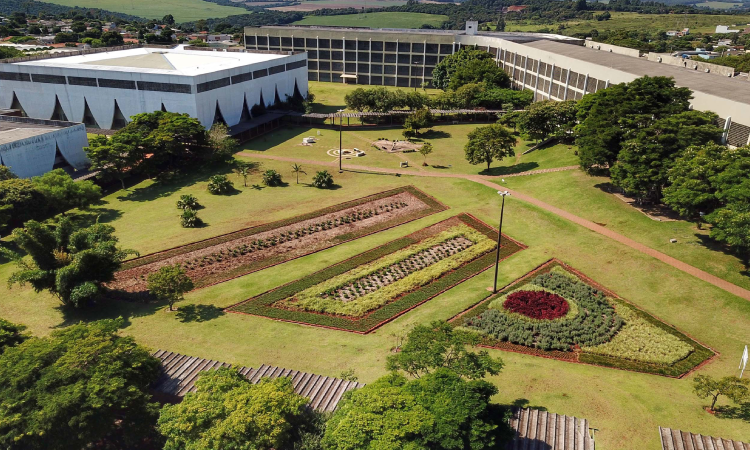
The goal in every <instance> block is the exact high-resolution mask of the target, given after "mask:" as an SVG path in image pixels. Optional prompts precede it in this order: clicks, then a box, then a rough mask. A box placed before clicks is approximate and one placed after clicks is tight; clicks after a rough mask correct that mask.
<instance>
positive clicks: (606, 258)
mask: <svg viewBox="0 0 750 450" xmlns="http://www.w3.org/2000/svg"><path fill="white" fill-rule="evenodd" d="M263 164H264V165H265V167H267V168H275V169H277V170H279V171H280V172H281V173H282V174H284V176H285V180H286V181H292V178H291V173H290V171H289V167H288V166H289V164H287V163H277V162H273V161H264V162H263ZM305 169H306V170H307V171H308V174H311V173H313V172H314V171H315V170H318V169H319V168H318V167H306V168H305ZM210 174H211V172H210V171H205V172H203V173H200V174H196V175H194V176H192V177H189V178H187V179H184V180H181V181H178V182H175V183H174V184H171V185H165V186H161V185H153V184H152V183H151V182H144V183H141V184H139V185H138V186H136V187H135V188H131V189H130V190H129V191H128V192H116V193H114V194H111V195H109V196H108V197H107V198H106V204H105V205H102V206H100V207H97V208H94V209H93V210H92V211H91V212H90V213H88V216H89V217H93V216H94V215H99V216H100V221H102V222H107V223H111V224H112V225H114V226H115V227H116V228H117V235H118V236H119V237H120V239H121V242H122V244H123V246H125V247H131V248H135V249H137V250H139V251H141V252H142V253H146V252H152V251H155V250H159V249H164V248H167V247H171V246H174V245H178V244H182V243H186V242H190V241H194V240H197V239H202V238H206V237H209V236H213V235H217V234H220V233H224V232H227V231H230V230H235V229H238V228H242V227H245V226H248V225H252V224H257V223H263V222H268V221H271V220H276V219H280V218H283V217H290V216H293V215H296V214H299V213H303V212H306V211H311V210H313V209H318V208H321V207H324V206H326V205H331V204H334V203H337V202H341V201H342V200H346V199H353V198H357V197H360V196H363V195H368V194H372V193H375V192H379V191H382V190H384V189H389V188H393V187H396V186H401V185H405V184H414V185H415V186H417V187H418V188H420V189H423V190H425V191H426V192H427V193H429V194H431V195H433V196H435V197H436V198H437V199H438V200H440V201H442V202H444V203H446V204H447V205H448V206H450V207H451V209H450V210H448V211H445V212H442V213H439V214H436V215H434V216H430V217H427V218H424V219H420V220H417V221H414V222H412V223H409V224H406V225H403V226H400V227H397V228H394V229H391V230H387V231H385V232H381V233H378V234H375V235H372V236H368V237H365V238H362V239H359V240H357V241H353V242H350V243H347V244H344V245H341V246H338V247H334V248H331V249H329V250H326V251H323V252H319V253H316V254H314V255H310V256H307V257H304V258H300V259H298V260H295V261H291V262H289V263H286V264H282V265H280V266H277V267H274V268H271V269H267V270H264V271H261V272H257V273H254V274H250V275H247V276H244V277H241V278H238V279H235V280H232V281H230V282H226V283H222V284H220V285H217V286H213V287H210V288H206V289H203V290H200V291H196V292H193V293H190V294H189V295H188V296H187V299H186V301H185V303H184V304H190V303H195V304H199V305H215V306H217V307H226V306H229V305H231V304H233V303H236V302H237V301H239V300H242V299H245V298H248V297H250V296H253V295H256V294H259V293H261V292H263V291H265V290H267V289H270V288H273V287H275V286H278V285H280V284H282V283H286V282H289V281H292V280H295V279H298V278H300V277H303V276H305V275H306V274H310V273H312V272H314V271H316V270H320V269H322V268H324V267H326V266H328V265H330V264H332V263H335V262H337V261H341V260H343V259H345V258H348V257H351V256H353V255H355V254H358V253H360V252H362V251H364V250H366V249H370V248H373V247H374V246H377V245H380V244H382V243H385V242H387V241H389V240H392V239H394V238H397V237H399V236H403V235H406V234H408V233H410V232H413V231H416V230H418V229H420V228H423V227H424V226H426V225H429V224H432V223H435V222H437V221H439V220H442V219H445V218H446V217H449V216H451V215H454V214H456V213H457V212H460V211H466V212H470V213H472V214H474V215H475V216H477V217H478V218H479V219H481V220H484V221H485V222H487V223H495V221H496V220H497V213H498V206H499V205H498V199H497V195H496V194H495V192H494V190H493V189H491V188H487V187H484V186H481V185H478V184H475V183H472V182H468V181H465V180H461V179H443V178H420V177H408V176H402V177H395V176H388V175H376V174H363V173H354V172H347V173H345V174H343V175H339V174H334V176H335V180H336V183H337V184H339V185H340V188H339V189H336V190H332V191H322V190H318V189H315V188H312V187H309V186H308V185H306V184H300V185H296V184H294V183H293V182H292V183H291V184H290V185H289V186H287V187H279V188H263V187H260V186H254V185H255V184H256V183H257V182H258V176H257V175H256V176H254V177H253V179H252V180H251V181H252V183H251V184H252V185H253V186H251V187H248V188H243V187H241V186H240V189H239V190H240V192H239V193H238V194H236V195H233V196H228V197H218V196H211V195H208V194H207V193H206V192H205V186H206V180H207V178H208V176H209V175H210ZM554 175H555V174H546V175H544V176H545V177H547V176H554ZM533 179H535V177H521V178H518V179H514V181H513V182H512V183H511V184H510V186H511V187H513V188H519V189H520V187H519V184H520V183H519V184H513V183H516V180H533ZM234 180H235V182H236V183H239V180H237V179H236V177H234ZM536 180H537V182H539V183H541V181H539V180H540V178H536ZM304 181H309V176H308V177H307V178H305V179H304ZM527 183H529V184H533V183H532V182H531V181H528V182H527ZM239 184H241V183H239ZM552 184H553V185H554V184H555V183H552ZM186 193H192V194H194V195H197V196H198V198H199V200H200V201H201V203H202V204H203V205H204V206H205V208H204V209H202V210H201V211H200V214H201V216H202V217H203V218H204V220H206V222H207V223H208V226H207V227H205V228H198V229H182V228H180V227H179V224H178V219H177V211H176V208H175V207H174V203H175V201H176V199H177V198H178V197H179V195H181V194H186ZM581 214H583V212H581ZM504 231H505V232H506V233H508V234H509V235H510V236H511V237H513V238H515V239H518V240H520V241H521V242H523V243H525V244H527V245H528V246H529V248H528V249H527V250H524V251H523V252H519V253H517V254H516V255H513V256H512V257H511V258H509V259H508V260H506V261H504V262H503V263H501V270H500V282H499V283H500V285H504V284H506V283H508V282H510V281H512V280H514V279H515V278H517V277H519V276H521V275H523V274H524V273H526V272H528V271H529V270H531V269H532V268H534V267H536V266H537V265H539V264H541V263H542V262H544V261H546V260H547V259H549V258H551V257H558V258H560V259H562V260H563V261H565V262H567V263H569V264H571V265H573V267H575V268H576V269H579V270H581V271H583V272H584V273H585V274H587V275H589V276H591V277H592V278H593V279H594V280H596V281H597V282H600V283H602V284H604V285H605V286H607V287H608V288H611V289H612V290H614V291H615V292H617V293H618V294H619V295H621V296H622V297H624V298H627V299H629V300H631V301H633V302H635V303H636V304H638V305H639V306H641V307H643V308H645V309H646V310H647V311H648V312H650V313H652V314H655V315H657V316H658V317H660V318H662V319H664V320H666V321H667V322H669V323H671V324H673V325H675V326H677V327H679V328H680V329H682V330H684V331H685V332H687V333H689V334H690V335H691V336H693V337H694V338H696V339H698V340H699V341H701V342H703V343H705V344H707V345H709V346H711V347H712V348H714V349H715V350H717V351H719V352H720V353H721V356H720V357H719V358H717V360H715V361H714V362H712V363H711V364H709V365H708V366H706V367H704V368H702V369H701V370H700V373H708V374H712V375H721V376H723V375H728V374H732V373H734V370H735V368H736V360H737V359H738V358H739V352H740V350H741V348H742V344H744V341H742V339H743V337H744V336H747V335H748V334H750V303H748V302H746V301H744V300H741V299H739V298H736V297H733V296H731V295H730V294H727V293H726V292H724V291H722V290H720V289H717V288H713V287H711V286H710V285H708V284H706V283H703V282H700V281H699V280H697V279H695V278H692V277H690V276H688V275H686V274H684V273H682V272H680V271H678V270H675V269H671V268H670V267H668V266H666V265H664V264H662V263H659V262H658V261H656V260H654V259H652V258H649V257H646V256H644V255H642V254H640V253H638V252H635V251H633V250H630V249H629V248H627V247H624V246H622V245H619V244H616V243H614V242H612V241H611V240H608V239H607V238H605V237H603V236H600V235H597V234H595V233H591V232H590V231H588V230H585V229H583V228H581V227H578V226H576V225H573V224H571V223H569V222H567V221H565V220H563V219H560V218H558V217H556V216H554V215H552V214H549V213H546V212H544V211H541V210H539V209H537V208H535V207H532V206H529V205H527V204H524V203H522V202H520V201H517V200H515V199H514V198H512V197H511V198H510V199H509V203H508V204H507V205H506V221H505V225H504ZM11 271H12V267H11V266H10V265H9V264H4V265H0V284H4V280H5V279H7V277H8V275H9V274H10V272H11ZM491 276H492V271H487V272H485V273H483V274H481V275H479V276H477V277H475V278H473V279H471V280H469V281H467V282H465V283H462V284H461V285H459V286H457V287H455V288H454V289H451V290H449V291H448V292H446V293H444V294H442V295H440V296H439V297H437V298H435V299H433V300H431V301H430V302H428V303H426V304H424V305H422V306H420V307H419V308H417V309H416V310H414V311H412V312H410V313H408V314H405V315H404V316H402V317H400V318H398V319H397V320H395V321H393V322H391V323H389V324H387V325H386V326H384V327H382V328H381V329H379V330H377V332H375V333H373V334H371V335H366V336H360V335H353V334H351V333H345V332H338V331H332V330H326V329H321V328H314V327H306V326H300V325H295V324H290V323H282V322H275V321H272V320H268V319H265V318H259V317H251V316H243V315H237V314H223V315H222V314H216V311H215V310H212V309H210V308H207V309H204V310H203V311H205V313H206V316H205V319H206V320H204V321H193V322H188V323H183V322H181V321H180V319H179V317H180V316H178V315H176V314H175V313H168V312H165V311H164V308H163V306H164V305H155V304H149V305H144V304H139V303H121V302H115V303H112V304H108V305H103V306H102V307H101V309H99V310H97V311H87V312H69V311H63V310H61V309H59V308H58V303H57V301H56V300H55V299H54V298H52V297H51V296H49V295H46V294H35V293H34V292H33V291H32V290H31V289H29V288H28V287H27V288H18V287H15V288H13V289H12V290H11V291H8V292H6V294H4V295H3V301H2V302H0V317H4V318H7V319H9V320H12V321H17V322H21V323H25V324H27V325H28V326H29V327H30V329H31V331H33V332H34V333H38V334H46V333H48V332H50V331H51V330H53V329H54V328H56V327H59V326H64V325H65V324H69V323H74V322H77V321H78V320H81V319H85V320H89V319H93V318H98V317H113V316H118V315H121V316H123V317H125V319H126V323H127V327H126V328H125V330H124V331H123V332H124V333H126V334H129V335H133V336H135V337H136V339H137V340H138V341H139V342H141V343H143V344H145V345H148V346H150V347H152V348H166V349H169V350H172V351H177V352H183V353H187V354H191V355H196V356H202V357H208V358H214V359H220V360H223V361H230V362H237V363H242V364H245V365H251V366H258V365H259V364H262V363H267V364H275V365H279V366H286V367H291V368H295V369H299V370H306V371H311V372H317V373H321V374H325V375H337V374H339V373H340V372H341V371H343V370H345V369H349V368H351V369H354V370H355V372H356V374H357V375H358V376H359V377H360V380H362V381H364V382H371V381H373V380H374V379H375V378H377V377H378V376H380V375H383V374H384V373H385V370H384V360H385V357H386V356H387V355H388V353H389V349H390V348H391V347H392V346H393V345H394V344H395V343H396V337H395V336H396V335H402V334H403V333H405V332H406V331H407V330H408V329H409V328H410V327H412V326H413V325H415V324H417V323H424V322H428V321H430V320H434V319H447V318H449V317H451V316H452V315H454V314H456V313H457V312H459V311H461V310H463V309H464V308H466V307H468V306H469V305H471V304H473V303H475V302H477V301H478V300H480V299H481V298H483V297H484V296H485V295H486V291H485V287H486V286H488V285H490V284H491ZM492 353H493V354H494V355H496V356H501V357H502V358H503V359H504V361H505V363H506V368H505V369H504V371H503V373H502V374H500V375H499V376H497V377H492V379H491V380H492V381H493V382H495V383H497V385H498V387H499V389H500V393H499V394H498V395H497V396H496V401H498V402H502V403H511V402H516V403H521V404H524V403H526V402H528V403H529V404H530V405H531V406H534V407H544V408H547V409H549V410H550V411H553V412H558V413H563V414H570V415H576V416H579V417H586V418H588V419H589V420H590V421H591V425H592V426H593V427H596V428H597V429H598V430H599V431H597V434H596V439H597V443H598V444H599V448H602V449H605V450H606V449H633V448H638V449H657V448H659V447H658V434H657V426H659V425H661V426H668V427H674V428H681V429H686V430H691V431H693V432H696V433H703V434H712V435H719V436H724V437H727V438H735V439H743V440H748V439H750V427H748V424H747V423H746V422H743V421H741V420H737V419H720V418H717V417H714V416H710V415H708V414H706V413H705V412H703V411H702V410H701V404H703V402H702V401H700V400H699V399H697V398H696V397H695V396H694V395H693V393H692V388H691V384H690V380H689V379H687V380H675V379H668V378H663V377H658V376H653V375H644V374H636V373H630V372H624V371H618V370H614V369H607V368H600V367H592V366H584V365H576V364H571V363H565V362H560V361H553V360H547V359H543V358H537V357H533V356H528V355H520V354H512V353H503V352H499V351H493V352H492Z"/></svg>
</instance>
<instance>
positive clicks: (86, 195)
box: [31, 169, 102, 213]
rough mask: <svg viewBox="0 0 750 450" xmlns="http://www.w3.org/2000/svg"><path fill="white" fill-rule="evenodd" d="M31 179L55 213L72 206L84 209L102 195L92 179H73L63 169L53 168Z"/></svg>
mask: <svg viewBox="0 0 750 450" xmlns="http://www.w3.org/2000/svg"><path fill="white" fill-rule="evenodd" d="M31 181H32V183H34V186H35V187H36V188H37V190H38V191H39V192H41V193H42V195H44V197H45V198H46V200H47V204H48V205H50V208H51V209H52V210H53V211H54V212H57V213H60V212H65V211H67V210H69V209H72V208H80V209H86V208H88V207H89V206H91V204H92V203H95V202H96V201H98V200H99V199H100V198H101V196H102V189H101V188H100V187H99V186H97V185H96V184H94V182H93V181H90V180H83V181H75V180H73V179H72V178H71V177H70V175H68V174H67V173H65V171H64V170H63V169H55V170H53V171H51V172H47V173H45V174H44V175H41V176H38V177H34V178H32V179H31Z"/></svg>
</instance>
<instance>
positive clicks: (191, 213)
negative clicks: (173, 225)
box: [180, 208, 201, 228]
mask: <svg viewBox="0 0 750 450" xmlns="http://www.w3.org/2000/svg"><path fill="white" fill-rule="evenodd" d="M200 224H201V219H200V218H199V217H198V212H197V211H195V210H194V209H190V208H185V209H184V210H183V211H182V214H180V225H182V228H195V227H197V226H198V225H200Z"/></svg>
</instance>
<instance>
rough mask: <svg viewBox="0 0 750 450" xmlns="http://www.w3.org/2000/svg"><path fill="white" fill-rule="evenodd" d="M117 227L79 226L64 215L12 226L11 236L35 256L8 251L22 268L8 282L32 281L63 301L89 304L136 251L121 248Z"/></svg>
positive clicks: (21, 283)
mask: <svg viewBox="0 0 750 450" xmlns="http://www.w3.org/2000/svg"><path fill="white" fill-rule="evenodd" d="M114 231H115V229H114V228H112V227H111V226H109V225H103V224H99V223H97V224H95V225H91V226H89V227H86V228H78V229H77V228H76V227H75V225H74V224H73V222H72V221H71V220H70V219H69V218H66V217H64V218H62V219H61V220H60V221H59V222H58V223H57V224H55V225H50V224H42V223H39V222H37V221H33V220H31V221H28V222H26V223H25V224H24V228H17V229H15V230H13V234H12V238H13V241H14V243H15V244H16V245H18V247H20V248H21V249H22V250H23V251H24V253H26V254H27V255H28V257H27V258H29V259H31V261H29V260H28V259H26V258H24V257H22V256H21V255H19V254H13V253H12V252H10V251H7V250H6V251H5V253H6V254H8V255H9V256H10V257H11V258H12V259H14V260H15V261H16V263H17V265H18V269H19V270H17V271H16V272H14V273H13V274H12V275H11V276H10V278H9V279H8V284H9V285H11V284H14V283H18V284H20V285H25V284H26V283H29V284H31V286H32V287H33V288H34V290H35V291H37V292H40V291H43V290H46V291H49V292H50V293H52V294H54V295H55V296H57V297H58V298H59V299H60V301H61V302H62V303H63V304H64V305H71V306H75V307H78V308H82V307H84V306H87V305H88V304H89V303H91V302H92V301H94V300H95V299H96V298H97V297H98V295H99V294H100V292H101V289H102V284H103V283H106V282H108V281H112V279H113V278H114V274H115V272H116V271H117V270H118V269H119V268H120V265H121V264H122V262H123V261H124V260H125V259H126V258H127V257H128V255H131V254H137V252H135V251H134V250H123V249H121V248H119V247H118V246H117V242H118V239H117V238H116V237H115V236H114Z"/></svg>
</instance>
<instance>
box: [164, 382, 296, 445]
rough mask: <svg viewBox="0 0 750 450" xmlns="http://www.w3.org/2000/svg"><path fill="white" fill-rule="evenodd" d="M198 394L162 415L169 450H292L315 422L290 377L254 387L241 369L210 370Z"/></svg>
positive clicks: (188, 397)
mask: <svg viewBox="0 0 750 450" xmlns="http://www.w3.org/2000/svg"><path fill="white" fill-rule="evenodd" d="M195 385H196V388H197V390H196V392H191V393H189V394H187V395H186V396H185V398H184V399H183V400H182V402H181V403H179V404H177V405H167V406H165V407H164V408H163V409H162V410H161V415H160V416H159V431H160V432H161V434H162V435H164V437H165V438H166V440H167V442H166V445H165V446H164V449H165V450H182V449H191V450H213V449H229V448H231V449H237V450H270V449H281V448H290V447H291V445H292V444H293V443H294V442H295V440H296V437H297V436H298V434H299V433H300V431H302V430H304V428H305V426H306V424H307V423H308V422H309V420H310V418H311V413H310V411H309V410H308V409H307V408H306V405H307V402H308V400H307V399H306V398H304V397H302V396H300V395H298V394H296V393H295V392H294V389H293V387H292V382H291V380H290V379H289V378H287V377H280V378H276V379H274V380H270V379H267V378H266V379H263V380H261V382H260V383H258V384H257V385H254V384H252V383H250V381H248V380H247V378H245V377H244V376H242V375H240V374H239V373H238V372H237V371H236V370H234V369H230V368H222V369H218V370H215V371H206V372H203V373H202V374H201V376H200V377H199V378H198V381H196V383H195Z"/></svg>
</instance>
